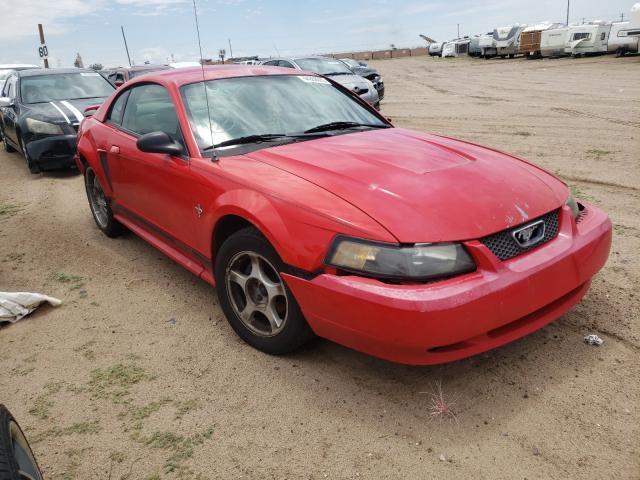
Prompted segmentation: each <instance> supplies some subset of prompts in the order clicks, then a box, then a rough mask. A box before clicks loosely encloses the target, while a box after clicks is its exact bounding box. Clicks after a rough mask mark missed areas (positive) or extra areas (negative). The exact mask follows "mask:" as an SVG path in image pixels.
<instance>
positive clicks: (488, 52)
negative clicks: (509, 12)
mask: <svg viewBox="0 0 640 480" xmlns="http://www.w3.org/2000/svg"><path fill="white" fill-rule="evenodd" d="M525 27H526V25H519V24H515V25H511V26H508V27H497V28H494V29H493V32H492V33H491V37H489V34H487V35H482V36H481V37H480V40H479V42H478V44H479V47H480V56H481V57H484V58H491V57H495V56H500V57H502V58H505V57H506V56H507V55H509V56H510V57H513V56H514V55H515V54H516V53H518V47H519V45H520V33H522V30H524V28H525Z"/></svg>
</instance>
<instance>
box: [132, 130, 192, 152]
mask: <svg viewBox="0 0 640 480" xmlns="http://www.w3.org/2000/svg"><path fill="white" fill-rule="evenodd" d="M136 145H137V147H138V149H139V150H140V151H142V152H147V153H166V154H167V155H172V156H180V155H182V154H183V153H184V148H183V147H182V144H181V143H179V142H176V141H175V140H174V139H173V138H171V135H169V134H168V133H165V132H151V133H145V134H144V135H142V136H141V137H140V138H138V141H137V142H136Z"/></svg>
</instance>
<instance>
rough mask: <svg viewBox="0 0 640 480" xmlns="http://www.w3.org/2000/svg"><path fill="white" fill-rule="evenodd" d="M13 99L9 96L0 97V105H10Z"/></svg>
mask: <svg viewBox="0 0 640 480" xmlns="http://www.w3.org/2000/svg"><path fill="white" fill-rule="evenodd" d="M12 106H13V100H12V99H11V98H9V97H0V107H12Z"/></svg>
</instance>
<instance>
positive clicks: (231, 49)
mask: <svg viewBox="0 0 640 480" xmlns="http://www.w3.org/2000/svg"><path fill="white" fill-rule="evenodd" d="M229 58H233V48H231V39H229Z"/></svg>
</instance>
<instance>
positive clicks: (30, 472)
mask: <svg viewBox="0 0 640 480" xmlns="http://www.w3.org/2000/svg"><path fill="white" fill-rule="evenodd" d="M30 478H32V479H33V480H42V475H41V474H40V469H39V468H38V463H37V462H36V459H35V457H34V456H33V452H32V451H31V447H30V446H29V442H27V439H26V438H25V436H24V434H23V433H22V430H21V429H20V426H19V425H18V422H16V420H15V419H14V418H13V416H12V415H11V413H10V412H9V410H7V408H6V407H5V406H4V405H0V480H25V479H30Z"/></svg>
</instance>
